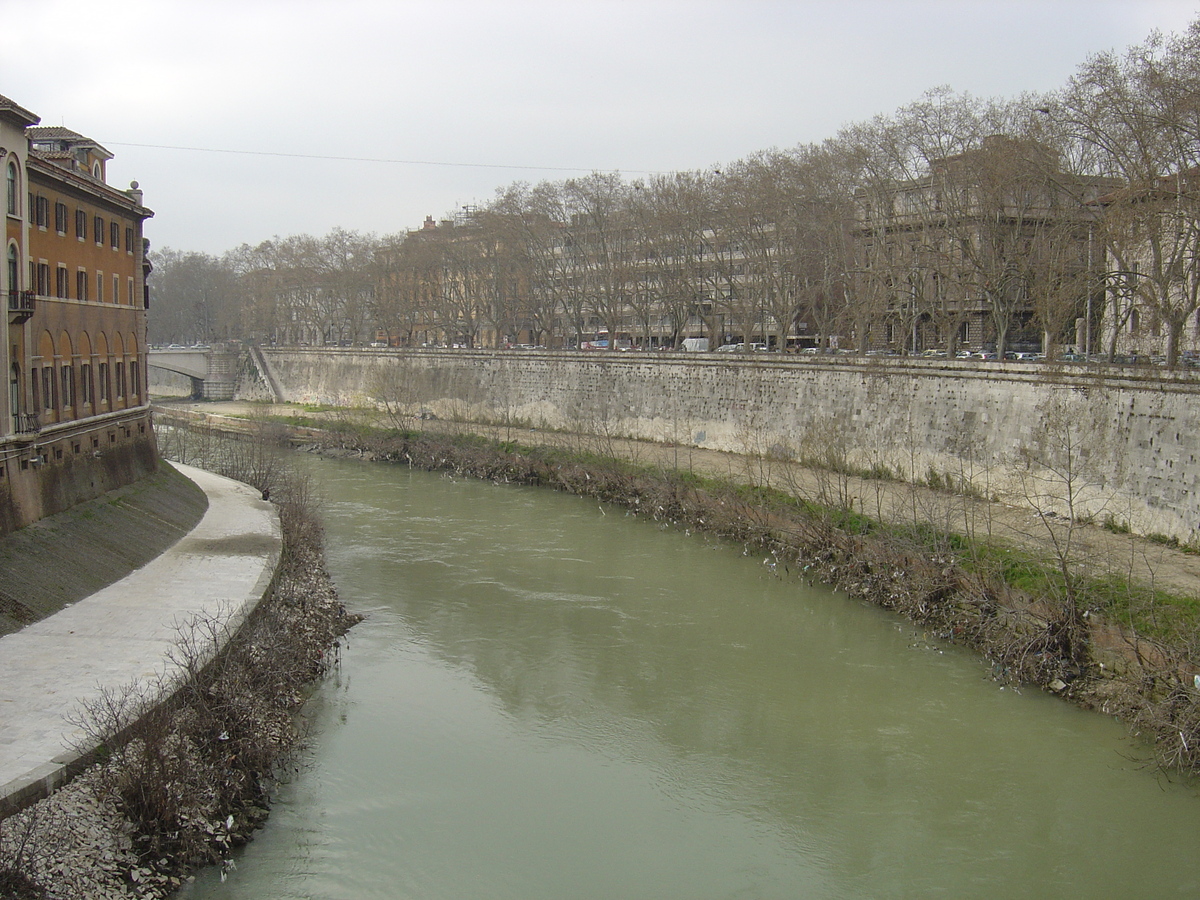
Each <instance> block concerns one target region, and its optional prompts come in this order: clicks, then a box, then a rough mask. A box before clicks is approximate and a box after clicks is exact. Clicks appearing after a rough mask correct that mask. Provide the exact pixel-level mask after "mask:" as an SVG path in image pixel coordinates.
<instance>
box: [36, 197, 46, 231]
mask: <svg viewBox="0 0 1200 900" xmlns="http://www.w3.org/2000/svg"><path fill="white" fill-rule="evenodd" d="M35 208H36V212H37V218H36V221H35V223H34V224H36V225H37V227H38V228H49V227H50V198H49V197H43V196H41V195H40V194H39V195H38V198H37V204H36V207H35Z"/></svg>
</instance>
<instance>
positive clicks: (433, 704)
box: [183, 458, 1200, 900]
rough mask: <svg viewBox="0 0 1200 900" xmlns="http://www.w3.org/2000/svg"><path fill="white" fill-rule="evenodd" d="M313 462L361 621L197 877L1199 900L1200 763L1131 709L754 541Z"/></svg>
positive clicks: (545, 898)
mask: <svg viewBox="0 0 1200 900" xmlns="http://www.w3.org/2000/svg"><path fill="white" fill-rule="evenodd" d="M308 462H309V461H308V460H306V464H308ZM311 467H312V472H313V474H314V477H315V479H316V481H317V484H318V487H319V490H320V493H321V494H322V496H323V497H324V498H325V500H324V504H323V516H324V518H325V520H326V524H327V529H328V552H329V564H330V568H331V570H332V572H333V574H334V577H335V580H336V581H337V583H338V586H339V590H340V591H341V594H342V598H343V600H344V601H345V602H346V603H347V605H348V606H349V607H350V608H351V609H352V610H354V611H358V612H365V613H367V615H368V619H367V621H366V622H364V623H363V624H361V625H359V626H358V627H356V628H355V629H354V631H353V632H352V633H351V634H350V636H349V645H348V647H347V648H346V650H345V652H344V656H343V661H342V666H341V669H340V671H339V673H338V675H337V676H336V677H335V678H333V679H331V680H330V681H329V682H328V683H326V684H325V685H324V686H323V687H322V688H321V690H320V691H319V692H318V694H317V695H316V696H315V698H314V699H313V702H312V703H311V704H310V708H309V713H310V715H311V718H312V722H313V726H314V729H315V731H314V738H313V742H312V746H311V749H310V752H309V754H308V756H307V758H306V765H305V766H304V767H302V768H301V770H300V771H298V772H297V773H296V775H295V777H294V778H293V779H292V780H291V781H290V783H288V784H287V785H286V786H285V787H284V788H283V789H282V790H281V791H280V794H279V797H278V802H277V803H276V805H275V808H274V811H273V813H272V816H271V819H270V821H269V823H268V825H267V827H266V828H265V829H264V830H263V831H262V832H261V833H260V835H259V837H258V838H257V839H256V840H255V841H254V842H253V843H252V844H250V845H249V846H248V847H247V848H246V850H245V852H244V853H242V854H240V855H239V856H238V858H237V859H236V860H235V862H236V869H233V870H228V871H226V872H225V873H224V874H225V875H226V876H227V877H226V879H225V880H224V881H222V878H221V875H222V873H220V872H218V871H216V870H213V871H210V872H206V873H204V874H203V875H202V876H201V877H200V878H199V879H198V880H197V883H196V884H195V885H193V886H191V887H190V888H189V889H188V890H187V891H186V892H185V893H184V894H183V896H184V897H188V898H216V897H219V898H262V897H272V898H301V897H303V898H356V900H359V898H411V900H468V898H470V900H477V898H497V900H551V898H553V900H562V898H568V897H569V898H573V900H579V898H596V900H613V898H647V900H663V898H680V900H683V898H686V900H697V898H788V900H794V898H797V897H803V898H881V897H922V898H925V897H953V898H970V897H978V898H996V897H1006V898H1015V897H1039V898H1042V897H1074V896H1079V897H1089V898H1107V897H1113V898H1128V897H1135V896H1140V897H1176V896H1178V897H1193V896H1197V895H1198V894H1200V854H1198V853H1197V852H1196V847H1197V840H1198V836H1200V796H1198V793H1200V792H1198V790H1197V785H1196V784H1195V783H1189V782H1186V781H1180V780H1178V779H1177V780H1176V781H1175V782H1171V781H1168V780H1166V779H1164V778H1162V777H1160V776H1157V775H1156V774H1155V773H1154V772H1153V771H1150V770H1148V769H1146V768H1145V767H1143V766H1141V765H1140V764H1139V763H1138V761H1137V757H1138V755H1139V747H1138V745H1137V743H1136V742H1134V741H1132V740H1130V739H1129V738H1128V737H1127V736H1126V733H1125V730H1124V728H1123V727H1122V726H1121V725H1120V724H1118V723H1116V722H1114V721H1111V720H1109V719H1107V718H1105V717H1103V716H1100V715H1098V714H1096V713H1091V712H1084V711H1081V710H1079V709H1076V708H1074V707H1072V706H1070V705H1068V704H1066V703H1063V702H1060V701H1058V700H1056V699H1054V698H1052V697H1049V696H1046V695H1043V694H1041V693H1039V692H1036V691H1025V692H1017V691H1014V690H1013V689H1012V688H1003V687H1001V686H1000V685H998V684H996V683H994V682H993V681H991V680H990V679H989V678H988V677H987V673H986V671H985V669H984V667H983V666H982V665H981V664H980V662H979V660H978V659H977V658H976V657H974V656H972V655H970V654H968V653H966V652H963V651H959V650H957V649H956V648H953V647H950V646H945V645H941V644H939V643H937V642H934V641H930V640H927V639H926V637H925V636H924V635H922V634H921V632H920V631H919V630H915V629H914V627H913V626H912V625H910V624H908V623H907V622H904V621H902V620H899V619H897V618H895V617H894V616H892V615H891V614H889V613H887V612H884V611H881V610H879V609H876V608H874V607H869V606H866V605H863V604H860V603H858V602H855V601H852V600H848V599H847V598H845V597H844V596H842V595H839V594H836V593H834V592H831V591H829V590H826V589H823V588H821V587H820V586H817V587H809V586H808V585H807V584H804V583H802V582H801V581H799V580H797V579H795V578H794V577H789V576H787V575H785V573H783V572H782V571H777V570H776V567H774V566H772V564H771V563H772V561H771V560H764V559H763V555H762V554H761V553H755V552H753V551H751V552H750V553H748V554H747V553H746V552H745V551H744V549H743V548H742V547H741V546H740V545H731V544H728V543H722V542H717V541H714V540H712V539H709V538H705V537H703V536H697V535H689V534H686V533H684V532H682V531H677V530H674V529H671V528H662V527H660V526H659V525H657V524H655V523H653V522H650V521H645V520H639V519H636V518H632V517H629V516H626V515H625V514H624V513H623V512H622V511H620V510H617V509H613V508H602V507H599V506H597V504H596V503H595V502H593V501H588V500H583V499H580V498H578V497H572V496H566V495H562V494H558V493H555V492H552V491H549V490H545V489H537V488H525V487H513V486H509V485H493V484H490V483H481V482H475V481H465V482H464V481H461V480H459V481H456V480H453V479H451V478H449V477H446V476H442V475H437V474H428V473H424V472H412V471H409V470H408V469H405V468H402V467H399V466H393V465H385V464H364V463H358V462H347V461H335V460H325V459H317V458H313V459H312V460H311Z"/></svg>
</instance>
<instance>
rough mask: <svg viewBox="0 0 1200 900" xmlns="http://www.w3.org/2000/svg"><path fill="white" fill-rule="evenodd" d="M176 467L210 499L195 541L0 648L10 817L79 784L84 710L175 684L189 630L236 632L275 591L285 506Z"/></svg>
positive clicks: (0, 712) (0, 799) (3, 795)
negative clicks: (106, 699)
mask: <svg viewBox="0 0 1200 900" xmlns="http://www.w3.org/2000/svg"><path fill="white" fill-rule="evenodd" d="M174 465H175V468H177V469H178V470H179V471H180V472H182V473H183V474H184V475H186V476H187V477H188V478H190V479H192V480H193V481H194V482H196V484H198V485H199V486H200V487H201V488H202V489H203V490H204V492H205V493H206V494H207V495H208V510H207V512H206V513H205V514H204V517H203V518H202V519H201V520H200V522H199V523H198V524H197V525H196V527H195V528H194V529H193V530H192V531H191V532H190V533H188V534H187V535H186V536H184V537H183V538H181V539H180V540H179V541H178V542H177V543H176V544H174V545H173V546H172V547H170V548H169V549H168V550H167V551H166V552H165V553H163V554H162V555H161V556H159V557H157V558H156V559H154V560H152V561H151V562H149V563H148V564H146V565H145V566H143V567H142V568H140V569H137V570H136V571H134V572H132V573H130V574H129V575H128V576H126V577H125V578H123V579H121V580H120V581H118V582H116V583H114V584H111V585H109V586H108V587H107V588H105V589H103V590H101V591H99V592H97V593H95V594H92V595H91V596H90V597H87V598H85V599H83V600H80V601H79V602H78V603H76V604H74V605H73V606H69V607H67V608H66V609H64V610H62V611H61V612H58V613H56V614H54V615H53V616H50V617H49V618H47V619H43V620H41V621H40V622H36V623H34V624H32V625H30V626H28V627H26V628H24V629H22V630H21V631H19V632H16V633H15V634H10V635H7V636H5V637H3V638H0V815H3V814H4V813H6V812H10V811H12V810H13V809H17V808H20V807H22V806H25V805H28V804H29V803H32V802H36V801H37V800H38V799H41V797H44V796H47V795H48V794H49V793H50V792H52V791H53V790H54V789H55V788H56V787H57V786H58V785H60V784H61V783H63V782H64V781H66V780H68V779H69V778H70V777H71V776H72V775H73V774H74V772H75V770H76V769H77V768H78V767H79V763H80V755H81V754H80V751H79V744H80V742H81V741H82V740H83V739H84V737H85V736H84V733H83V731H82V729H80V728H79V727H78V726H76V725H73V724H72V722H71V719H72V717H73V715H75V714H77V713H78V712H79V710H80V709H81V705H82V703H83V702H85V701H87V700H89V699H93V698H97V697H99V696H100V695H101V692H102V691H104V690H106V689H107V690H120V689H121V688H124V687H126V686H128V685H130V684H132V683H134V682H135V681H136V682H138V683H141V684H150V683H157V682H158V681H160V680H161V679H160V676H163V675H165V676H167V679H168V680H169V679H170V676H171V675H172V674H173V672H172V668H173V667H172V664H171V663H170V660H169V659H168V656H169V652H170V650H171V648H172V647H173V646H174V645H175V643H176V638H177V636H178V630H179V628H180V627H181V626H183V625H186V624H187V623H188V622H189V621H192V620H193V619H195V618H196V617H197V616H200V617H204V618H206V619H212V620H216V621H219V622H223V623H229V624H231V625H233V626H234V627H236V626H237V624H239V623H240V621H241V620H242V619H243V618H244V617H245V616H246V615H247V614H248V613H249V612H250V611H251V610H253V609H254V607H255V606H256V605H257V604H258V602H259V601H260V600H261V599H262V598H263V596H264V595H265V594H266V592H267V590H268V588H269V587H270V583H271V579H272V578H273V577H274V575H275V570H276V566H277V564H278V562H279V555H280V549H281V543H282V538H281V533H280V527H279V517H278V514H277V513H276V510H275V507H273V506H272V505H271V504H270V503H268V502H266V501H264V500H262V499H260V497H259V493H258V491H256V490H254V489H253V488H251V487H248V486H247V485H245V484H241V483H240V482H236V481H232V480H230V479H228V478H223V477H221V476H219V475H214V474H212V473H211V472H205V471H203V470H201V469H195V468H192V467H191V466H184V465H179V464H174ZM45 577H46V578H53V577H54V573H53V572H46V573H45Z"/></svg>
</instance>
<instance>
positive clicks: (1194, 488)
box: [239, 349, 1200, 542]
mask: <svg viewBox="0 0 1200 900" xmlns="http://www.w3.org/2000/svg"><path fill="white" fill-rule="evenodd" d="M263 358H264V360H265V363H266V365H267V366H268V367H269V370H270V374H271V377H272V378H273V379H274V381H275V385H276V387H277V389H278V391H279V393H280V394H281V395H282V396H281V398H280V399H283V400H287V401H293V402H302V403H319V404H332V405H348V406H364V405H385V404H386V405H392V406H393V407H395V408H397V409H402V410H404V411H407V412H414V413H415V412H418V411H422V410H425V411H428V412H430V413H433V414H436V415H438V416H439V417H442V418H463V419H468V420H473V421H482V422H490V423H503V422H509V423H516V424H520V425H524V426H526V427H536V428H543V429H546V428H549V429H565V430H579V431H587V432H593V433H598V434H607V435H612V436H615V437H632V438H639V439H645V440H652V441H665V442H673V443H679V444H692V445H695V446H699V447H703V448H709V449H717V450H727V451H733V452H738V453H755V454H764V455H771V456H776V457H783V458H800V459H803V458H820V459H823V460H825V461H826V462H829V463H832V464H835V465H847V466H852V467H854V468H855V469H858V470H864V469H879V470H882V469H887V470H888V471H889V472H891V473H893V474H895V475H897V476H899V477H904V478H909V479H914V480H929V479H931V478H933V479H938V480H941V481H951V482H954V483H960V484H965V483H969V484H970V485H971V486H972V489H974V490H977V491H979V492H981V493H984V494H985V495H988V496H994V497H996V498H998V499H1002V500H1006V501H1010V502H1018V503H1029V504H1031V505H1034V506H1037V507H1040V508H1042V509H1054V510H1056V511H1058V512H1060V513H1066V512H1067V511H1068V510H1069V509H1074V510H1075V512H1076V514H1077V515H1088V516H1092V517H1095V518H1097V519H1100V520H1103V519H1105V518H1110V517H1111V518H1112V519H1113V520H1115V521H1117V522H1120V523H1122V524H1126V523H1127V524H1129V525H1130V526H1131V527H1132V528H1133V530H1135V531H1137V532H1139V533H1143V534H1149V533H1160V534H1164V535H1168V536H1171V537H1176V538H1178V539H1180V540H1182V541H1187V542H1196V541H1197V540H1200V534H1197V526H1198V525H1200V501H1198V495H1200V491H1198V488H1200V462H1198V460H1197V455H1198V449H1197V445H1198V438H1200V428H1198V427H1197V426H1198V425H1200V402H1198V401H1200V378H1197V377H1196V376H1194V375H1192V374H1191V373H1190V372H1184V373H1178V374H1169V373H1166V372H1163V371H1161V370H1157V369H1120V368H1110V369H1099V368H1092V367H1079V366H1053V365H1030V364H1005V363H977V362H962V363H960V362H957V361H953V360H939V361H916V360H913V361H909V360H892V359H887V358H857V357H842V358H836V359H822V358H804V357H781V356H777V355H761V356H750V357H735V356H732V355H731V356H730V357H724V356H723V355H716V354H696V355H687V354H670V355H655V354H642V353H628V354H625V353H613V354H609V353H594V354H593V353H578V352H540V351H508V352H489V351H403V352H402V351H395V350H366V349H363V350H356V349H336V350H333V349H322V350H304V349H295V350H266V351H264V352H263ZM250 371H253V370H250ZM256 389H257V390H259V391H261V386H258V387H257V388H256V387H255V385H253V384H250V383H244V384H242V385H241V386H240V387H239V396H243V395H247V392H249V393H250V394H252V393H253V392H254V391H255V390H256Z"/></svg>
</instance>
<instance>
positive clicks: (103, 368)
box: [96, 363, 108, 403]
mask: <svg viewBox="0 0 1200 900" xmlns="http://www.w3.org/2000/svg"><path fill="white" fill-rule="evenodd" d="M96 374H97V377H98V378H99V381H100V402H101V403H107V402H108V363H100V371H99V372H98V373H96Z"/></svg>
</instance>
